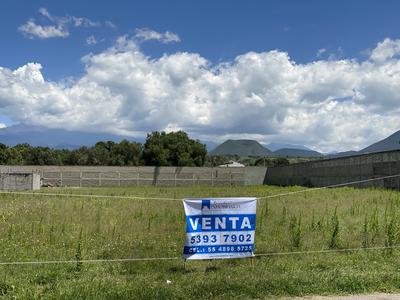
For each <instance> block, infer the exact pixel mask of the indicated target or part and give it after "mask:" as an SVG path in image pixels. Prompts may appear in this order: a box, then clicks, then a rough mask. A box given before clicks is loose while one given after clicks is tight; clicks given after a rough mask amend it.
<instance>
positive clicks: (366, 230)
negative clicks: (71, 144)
mask: <svg viewBox="0 0 400 300" xmlns="http://www.w3.org/2000/svg"><path fill="white" fill-rule="evenodd" d="M303 189H304V188H302V187H287V188H282V187H270V186H248V187H175V188H174V187H171V188H167V187H132V188H128V187H110V188H105V187H98V188H79V189H78V188H60V189H57V188H53V189H47V190H45V189H43V190H41V192H51V193H63V194H85V195H107V196H117V195H121V196H132V197H133V196H135V197H155V198H174V199H178V200H177V201H173V200H172V201H171V200H145V199H141V200H140V199H139V200H138V199H118V198H102V197H98V198H97V197H74V196H71V197H65V196H47V195H22V194H0V262H16V261H17V262H19V261H61V260H63V261H65V260H68V261H70V260H72V261H75V262H73V263H64V264H31V265H0V298H1V299H3V298H4V299H275V298H279V297H290V296H305V295H333V294H335V295H338V294H340V295H343V294H354V293H372V292H399V291H400V254H399V250H398V249H386V250H359V251H345V252H329V253H310V254H290V255H274V256H257V257H255V258H254V268H251V262H250V259H247V258H246V259H231V260H212V261H188V263H187V272H186V274H183V272H182V267H183V260H182V259H180V257H181V256H182V251H183V246H184V240H185V233H186V224H185V214H184V210H183V204H182V201H179V199H183V198H201V197H253V196H254V197H264V196H268V195H276V194H283V193H287V192H293V191H300V190H303ZM399 208H400V193H399V192H398V191H386V190H379V189H366V190H357V189H352V188H341V189H323V190H316V191H310V190H309V191H306V192H304V193H298V194H291V195H282V196H279V197H274V198H268V199H261V200H258V207H257V221H256V237H255V251H254V252H255V254H265V253H282V252H294V251H296V252H298V251H311V250H329V249H331V250H334V249H349V248H359V249H361V248H369V247H384V246H396V245H398V244H399V242H400V240H399V237H400V231H399V230H400V214H399ZM157 257H176V258H179V259H174V260H163V261H133V262H91V263H90V262H85V263H82V262H76V261H77V260H91V259H93V260H98V259H119V258H157ZM167 280H169V281H171V283H170V284H167Z"/></svg>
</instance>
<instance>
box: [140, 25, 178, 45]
mask: <svg viewBox="0 0 400 300" xmlns="http://www.w3.org/2000/svg"><path fill="white" fill-rule="evenodd" d="M135 38H138V39H142V40H144V41H148V40H158V41H160V42H162V43H164V44H167V43H171V42H180V41H181V39H180V38H179V36H178V35H177V34H176V33H173V32H170V31H166V32H165V33H159V32H157V31H154V30H151V29H148V28H142V29H136V35H135Z"/></svg>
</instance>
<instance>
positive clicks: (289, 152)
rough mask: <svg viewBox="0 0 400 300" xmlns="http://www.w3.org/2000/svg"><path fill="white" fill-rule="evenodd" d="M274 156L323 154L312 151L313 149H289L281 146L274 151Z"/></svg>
mask: <svg viewBox="0 0 400 300" xmlns="http://www.w3.org/2000/svg"><path fill="white" fill-rule="evenodd" d="M274 153H275V154H276V156H279V157H286V156H291V157H297V156H299V157H324V155H323V154H321V153H319V152H317V151H313V150H303V149H289V148H283V149H279V150H276V151H274Z"/></svg>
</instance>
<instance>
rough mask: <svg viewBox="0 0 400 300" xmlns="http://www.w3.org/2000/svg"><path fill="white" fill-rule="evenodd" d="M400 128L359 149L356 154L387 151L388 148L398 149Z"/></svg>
mask: <svg viewBox="0 0 400 300" xmlns="http://www.w3.org/2000/svg"><path fill="white" fill-rule="evenodd" d="M399 143H400V130H399V131H396V132H395V133H393V134H392V135H391V136H389V137H387V138H386V139H383V140H381V141H379V142H376V143H374V144H372V145H371V146H368V147H366V148H364V149H362V150H360V151H358V154H362V153H372V152H382V151H389V150H398V149H400V144H399Z"/></svg>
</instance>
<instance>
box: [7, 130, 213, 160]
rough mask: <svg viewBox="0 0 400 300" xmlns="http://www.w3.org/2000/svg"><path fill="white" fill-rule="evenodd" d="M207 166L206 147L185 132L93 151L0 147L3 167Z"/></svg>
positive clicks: (111, 144) (102, 144) (105, 145)
mask: <svg viewBox="0 0 400 300" xmlns="http://www.w3.org/2000/svg"><path fill="white" fill-rule="evenodd" d="M207 163H208V157H207V148H206V145H205V144H202V143H201V142H200V141H199V140H192V139H190V138H189V136H188V134H187V133H186V132H184V131H178V132H170V133H166V132H164V131H161V132H158V131H153V132H152V133H149V134H147V138H146V142H145V143H144V145H142V143H138V142H130V141H128V140H126V139H125V140H123V141H121V142H120V143H115V142H113V141H107V142H104V141H100V142H98V143H96V144H95V145H94V146H92V147H86V146H83V147H81V148H79V149H74V150H69V149H53V148H50V147H41V146H37V147H32V146H30V145H29V144H27V143H23V144H18V145H16V146H14V147H8V146H6V145H4V144H2V143H0V164H3V165H66V166H74V165H80V166H86V165H91V166H193V167H194V166H204V165H206V164H207Z"/></svg>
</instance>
